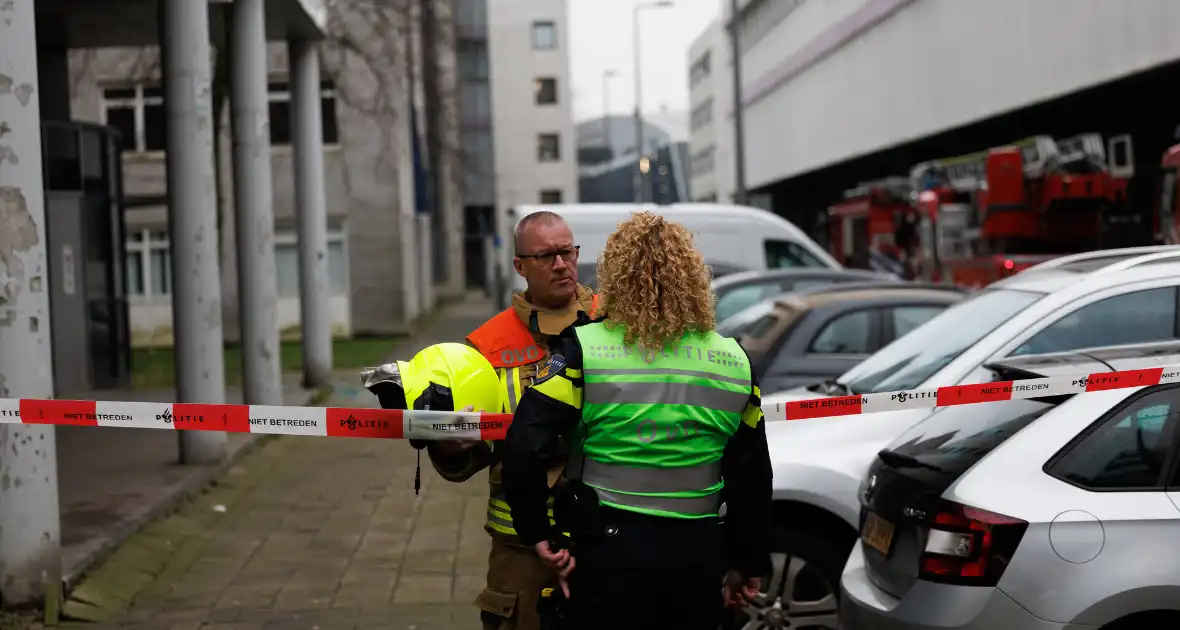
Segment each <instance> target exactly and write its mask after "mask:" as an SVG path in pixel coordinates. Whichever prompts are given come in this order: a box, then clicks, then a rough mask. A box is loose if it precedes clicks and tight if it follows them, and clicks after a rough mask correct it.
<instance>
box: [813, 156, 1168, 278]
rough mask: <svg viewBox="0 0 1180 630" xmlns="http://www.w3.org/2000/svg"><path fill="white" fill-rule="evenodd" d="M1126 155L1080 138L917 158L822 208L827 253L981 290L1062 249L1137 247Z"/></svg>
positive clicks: (1140, 239) (1140, 227) (1145, 236)
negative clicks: (901, 171)
mask: <svg viewBox="0 0 1180 630" xmlns="http://www.w3.org/2000/svg"><path fill="white" fill-rule="evenodd" d="M1108 155H1109V156H1111V157H1112V159H1111V160H1108V159H1107V156H1108ZM1130 156H1131V148H1130V137H1129V136H1125V135H1124V136H1118V137H1116V138H1111V139H1110V142H1109V143H1107V145H1104V144H1103V142H1102V138H1101V136H1099V135H1098V134H1084V135H1081V136H1076V137H1073V138H1067V139H1064V140H1059V141H1058V140H1054V139H1053V138H1051V137H1049V136H1036V137H1032V138H1027V139H1025V140H1022V141H1020V142H1015V143H1012V144H1010V145H1006V146H1002V147H997V148H993V149H989V150H986V151H980V152H976V153H972V154H968V155H963V156H957V157H954V158H947V159H940V160H931V161H928V162H923V163H921V164H917V165H915V166H914V167H913V168H912V169H911V170H910V174H909V177H908V178H891V179H888V180H880V181H876V182H867V183H865V184H862V185H860V186H858V187H857V188H855V189H853V190H850V191H848V192H846V193H845V196H844V199H843V200H842V201H840V202H838V203H836V204H834V205H833V206H832V207H831V208H830V209H829V211H828V219H829V230H830V234H829V237H830V240H829V242H830V243H831V244H832V245H831V249H832V253H833V254H834V255H835V256H836V257H837V259H838V260H845V261H846V262H847V263H848V264H849V266H853V267H868V268H880V265H873V264H872V263H873V261H874V260H880V259H881V258H883V257H884V258H890V257H892V258H896V259H898V260H900V261H905V273H904V274H902V275H903V276H904V277H907V278H923V279H928V280H933V281H943V280H946V281H952V282H955V283H957V284H963V285H967V286H983V285H986V284H989V283H991V282H994V281H995V280H998V279H1000V278H1003V277H1006V276H1009V275H1012V274H1014V273H1017V272H1019V271H1020V270H1022V269H1025V268H1027V267H1030V266H1032V265H1035V264H1037V263H1039V262H1042V261H1044V260H1048V259H1050V258H1053V257H1056V256H1060V255H1063V254H1067V253H1072V252H1077V251H1087V250H1092V249H1098V248H1105V247H1126V246H1130V245H1138V244H1144V241H1150V240H1151V235H1150V228H1151V226H1149V225H1144V217H1143V216H1142V214H1141V213H1137V212H1134V211H1132V210H1131V209H1130V208H1129V206H1128V204H1127V184H1128V181H1129V179H1130V178H1131V177H1132V176H1133V175H1134V167H1133V164H1132V161H1131V159H1130ZM1177 159H1178V160H1180V151H1178V154H1177ZM890 218H892V221H890ZM1144 228H1146V231H1145V229H1144ZM866 260H867V261H868V262H869V263H870V264H868V265H865V264H862V263H863V262H865V261H866Z"/></svg>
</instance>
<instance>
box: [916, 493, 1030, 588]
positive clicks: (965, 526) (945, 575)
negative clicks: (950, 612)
mask: <svg viewBox="0 0 1180 630" xmlns="http://www.w3.org/2000/svg"><path fill="white" fill-rule="evenodd" d="M1026 529H1028V523H1027V522H1025V521H1022V520H1020V519H1018V518H1012V517H1011V516H1004V515H1003V514H996V513H994V512H988V511H987V510H981V509H978V508H973V507H969V506H966V505H959V504H958V503H952V502H950V501H943V502H942V503H941V505H940V506H939V510H938V513H937V514H935V515H934V519H933V521H932V522H931V523H930V532H929V535H927V537H926V549H925V550H924V551H923V553H922V558H921V562H920V564H919V567H920V569H919V572H918V577H919V578H921V579H923V580H928V581H931V582H943V583H949V584H959V585H963V586H995V585H996V584H997V583H999V581H1000V576H1002V575H1003V574H1004V569H1006V568H1007V567H1008V563H1009V562H1010V561H1011V559H1012V555H1013V554H1015V553H1016V547H1017V546H1019V545H1020V539H1021V538H1022V537H1023V536H1024V532H1025V530H1026Z"/></svg>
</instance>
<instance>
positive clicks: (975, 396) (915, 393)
mask: <svg viewBox="0 0 1180 630" xmlns="http://www.w3.org/2000/svg"><path fill="white" fill-rule="evenodd" d="M1165 383H1180V366H1177V365H1171V366H1166V367H1156V368H1147V369H1142V370H1124V371H1121V372H1099V373H1096V374H1085V375H1083V374H1079V375H1076V376H1057V377H1050V378H1030V379H1022V380H1019V381H993V382H991V383H972V384H970V385H948V386H946V387H935V388H930V389H906V390H901V391H895V392H881V393H876V394H860V395H852V396H831V397H827V398H813V399H809V400H799V401H794V402H784V403H775V404H774V409H770V408H769V407H770V405H763V406H762V412H763V413H764V414H766V417H767V419H772V420H808V419H811V418H830V417H833V416H855V415H860V414H866V413H879V412H882V411H898V410H902V409H933V408H935V407H953V406H956V405H975V404H979V403H989V402H1002V401H1005V400H1020V399H1027V398H1041V397H1044V396H1062V395H1065V394H1083V393H1085V392H1099V391H1105V390H1110V389H1125V388H1129V387H1145V386H1148V385H1161V384H1165Z"/></svg>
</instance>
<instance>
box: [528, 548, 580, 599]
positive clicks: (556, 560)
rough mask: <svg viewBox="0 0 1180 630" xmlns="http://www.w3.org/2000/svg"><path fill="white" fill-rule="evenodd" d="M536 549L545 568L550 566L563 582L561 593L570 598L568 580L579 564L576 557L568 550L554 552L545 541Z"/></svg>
mask: <svg viewBox="0 0 1180 630" xmlns="http://www.w3.org/2000/svg"><path fill="white" fill-rule="evenodd" d="M535 547H536V549H537V555H538V556H540V557H541V561H542V562H544V563H545V566H548V567H549V568H550V569H553V571H555V572H556V573H557V577H558V578H559V580H560V582H561V592H562V593H564V594H565V596H566V597H569V596H570V586H569V583H568V582H567V581H566V578H567V577H569V574H570V572H571V571H573V570H574V566H575V565H576V564H577V563H576V562H575V560H574V556H573V555H572V554H570V552H569V550H568V549H558V550H557V551H556V552H554V551H553V550H552V549H551V548H550V547H549V542H548V541H544V540H543V541H541V542H539V543H537V544H536V545H535Z"/></svg>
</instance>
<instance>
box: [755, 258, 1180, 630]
mask: <svg viewBox="0 0 1180 630" xmlns="http://www.w3.org/2000/svg"><path fill="white" fill-rule="evenodd" d="M1178 301H1180V247H1177V246H1158V247H1140V248H1129V249H1122V250H1107V251H1098V252H1089V253H1085V254H1077V255H1073V256H1063V257H1061V258H1057V259H1054V260H1051V261H1048V262H1046V263H1043V264H1041V265H1037V266H1036V267H1032V268H1030V269H1027V270H1025V271H1023V272H1021V273H1019V274H1017V275H1015V276H1012V277H1010V278H1006V279H1004V280H1002V281H1000V282H996V283H994V284H992V285H990V286H988V287H987V288H986V289H984V290H982V291H979V292H978V293H977V294H975V295H974V296H972V297H971V298H969V299H967V300H964V301H962V302H960V303H958V304H956V305H955V306H953V307H951V308H949V309H947V310H945V311H943V312H942V313H941V314H940V315H938V316H937V317H935V318H933V319H931V320H929V321H928V322H927V323H926V324H924V325H923V326H921V327H919V328H917V329H916V330H914V331H912V332H910V333H909V334H908V335H906V336H904V337H901V338H900V339H898V340H896V341H894V342H893V343H891V344H889V345H888V346H886V347H884V348H882V349H881V350H879V351H878V352H876V353H875V354H873V355H872V356H870V357H869V358H867V359H865V360H864V361H863V362H862V363H860V364H858V365H857V366H856V367H855V368H853V369H851V370H849V371H848V372H847V373H845V374H844V375H843V376H841V377H840V378H838V379H836V380H834V381H831V382H828V383H824V384H819V385H814V386H811V387H810V388H806V389H798V390H791V391H788V392H782V393H778V394H768V395H766V396H764V397H763V405H764V408H765V407H773V404H774V403H775V402H785V401H789V400H805V399H809V398H819V397H824V396H838V395H845V394H851V393H869V392H888V391H895V390H907V389H913V388H917V387H922V388H928V387H941V386H945V385H958V384H964V383H977V382H988V381H991V380H993V375H992V374H991V373H990V371H989V370H988V369H987V368H985V367H984V365H985V364H987V363H989V362H991V361H996V360H999V359H1002V358H1006V357H1011V356H1020V355H1028V354H1044V353H1049V352H1061V351H1067V350H1076V349H1079V348H1088V347H1094V346H1113V345H1123V344H1131V343H1140V342H1150V341H1166V340H1172V339H1177V338H1180V331H1178V330H1177V326H1178V318H1180V308H1178V307H1177V302H1178ZM926 415H927V412H925V411H922V410H908V411H896V412H886V413H876V414H867V415H859V416H843V417H832V418H816V419H812V420H797V421H791V422H774V421H773V420H774V419H773V418H769V417H768V419H770V420H772V421H771V422H769V423H768V424H767V439H768V440H769V443H770V455H771V462H772V463H773V465H774V498H775V502H776V511H775V515H774V526H775V539H774V545H775V551H776V553H775V555H774V556H773V559H774V562H775V572H776V575H775V576H772V579H771V580H770V581H769V582H768V583H767V584H768V587H767V588H768V592H767V593H765V595H764V597H762V598H760V601H759V602H758V606H757V608H756V610H753V611H751V613H752V614H751V617H752V618H751V619H750V620H749V622H748V623H746V624H745V627H747V628H775V627H783V626H782V625H781V624H783V623H787V622H789V623H790V624H791V625H790V627H792V628H800V627H802V628H806V627H819V628H825V627H826V628H836V614H837V601H836V600H837V590H836V589H837V588H838V584H839V580H840V573H841V571H842V570H843V568H844V563H845V560H846V559H847V558H848V554H849V552H850V551H851V550H852V547H853V544H854V543H855V541H856V540H857V517H858V513H859V510H860V505H859V502H858V499H857V493H856V490H857V487H858V485H859V484H860V482H861V480H862V479H863V477H864V473H865V471H866V470H867V469H868V466H869V465H870V463H871V462H872V461H873V460H874V458H875V457H876V454H877V452H878V451H880V450H881V449H882V448H884V447H885V446H887V445H888V444H889V443H890V442H891V441H893V439H894V438H896V437H897V436H898V435H900V434H901V433H902V432H904V431H905V430H906V429H908V428H909V427H910V426H912V425H913V424H915V423H916V422H918V421H920V420H922V419H923V418H924V417H926Z"/></svg>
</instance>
